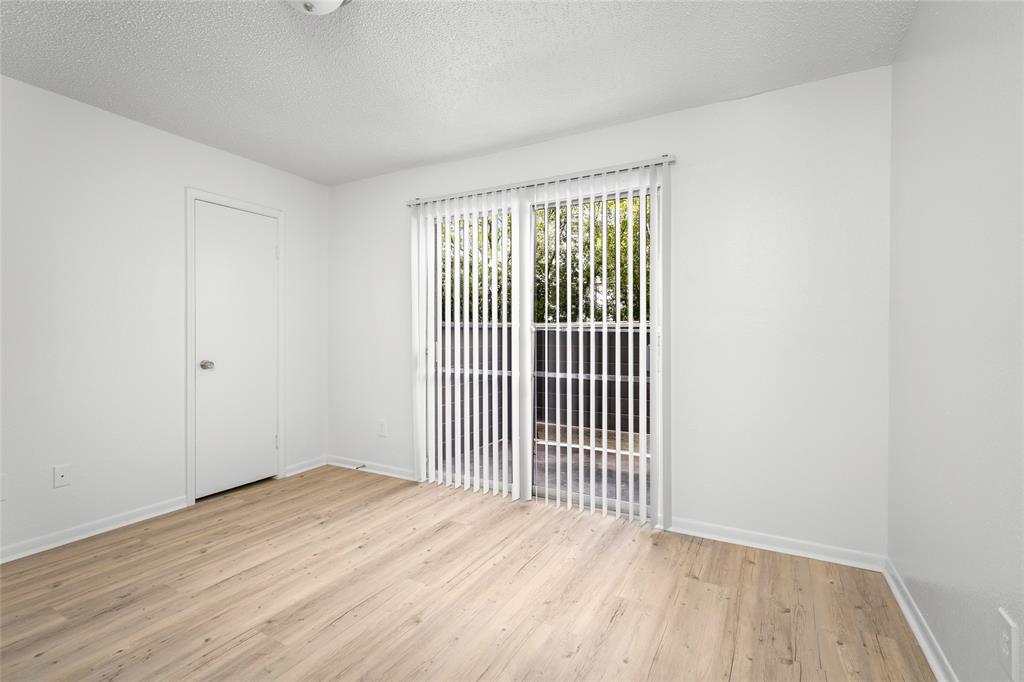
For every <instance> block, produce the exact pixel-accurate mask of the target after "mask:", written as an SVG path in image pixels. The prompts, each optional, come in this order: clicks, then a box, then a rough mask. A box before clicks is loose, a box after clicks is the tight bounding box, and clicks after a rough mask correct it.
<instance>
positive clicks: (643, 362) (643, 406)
mask: <svg viewBox="0 0 1024 682" xmlns="http://www.w3.org/2000/svg"><path fill="white" fill-rule="evenodd" d="M642 173H643V176H644V177H643V182H642V183H641V185H640V214H639V215H640V349H639V352H640V372H639V377H640V383H639V384H638V385H639V387H640V408H639V411H640V420H639V422H640V451H639V459H640V522H641V523H644V522H646V521H647V395H648V393H647V391H648V388H647V387H648V384H647V344H648V333H647V303H648V296H647V257H648V256H647V229H648V222H647V196H648V194H649V193H650V189H651V169H650V168H648V169H646V170H645V171H642Z"/></svg>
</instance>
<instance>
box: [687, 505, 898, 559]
mask: <svg viewBox="0 0 1024 682" xmlns="http://www.w3.org/2000/svg"><path fill="white" fill-rule="evenodd" d="M669 530H670V531H672V532H674V533H682V534H684V535H696V536H697V537H699V538H707V539H709V540H719V541H721V542H729V543H732V544H735V545H745V546H747V547H756V548H757V549H766V550H769V551H772V552H782V553H783V554H795V555H796V556H802V557H806V558H808V559H818V560H820V561H829V562H832V563H834V564H842V565H844V566H853V567H854V568H866V569H868V570H869V571H880V572H882V571H884V570H885V557H884V556H882V555H881V554H872V553H870V552H862V551H860V550H856V549H847V548H845V547H836V546H833V545H823V544H819V543H817V542H809V541H807V540H797V539H795V538H788V537H784V536H782V535H770V534H768V533H759V532H757V531H753V530H744V529H742V528H733V527H731V526H720V525H718V524H716V523H706V522H704V521H695V520H694V519H684V518H678V517H676V518H673V519H672V526H671V527H670V528H669Z"/></svg>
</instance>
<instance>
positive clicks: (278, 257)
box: [274, 244, 281, 260]
mask: <svg viewBox="0 0 1024 682" xmlns="http://www.w3.org/2000/svg"><path fill="white" fill-rule="evenodd" d="M274 260H281V247H280V246H278V245H277V244H274Z"/></svg>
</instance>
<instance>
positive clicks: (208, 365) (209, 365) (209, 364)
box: [199, 360, 215, 369]
mask: <svg viewBox="0 0 1024 682" xmlns="http://www.w3.org/2000/svg"><path fill="white" fill-rule="evenodd" d="M214 367H215V365H214V364H213V360H203V361H202V362H200V363H199V369H213V368H214Z"/></svg>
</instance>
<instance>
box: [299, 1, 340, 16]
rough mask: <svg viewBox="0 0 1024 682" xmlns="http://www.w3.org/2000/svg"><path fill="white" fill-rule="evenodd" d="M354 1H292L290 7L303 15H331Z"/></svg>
mask: <svg viewBox="0 0 1024 682" xmlns="http://www.w3.org/2000/svg"><path fill="white" fill-rule="evenodd" d="M350 2H352V0H290V1H289V3H288V4H289V5H291V6H292V7H294V8H295V9H297V10H298V11H299V12H301V13H302V14H318V15H323V14H330V13H331V12H333V11H334V10H336V9H338V8H339V7H341V6H342V5H347V4H348V3H350Z"/></svg>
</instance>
